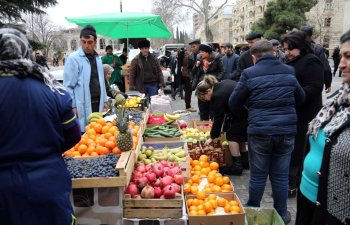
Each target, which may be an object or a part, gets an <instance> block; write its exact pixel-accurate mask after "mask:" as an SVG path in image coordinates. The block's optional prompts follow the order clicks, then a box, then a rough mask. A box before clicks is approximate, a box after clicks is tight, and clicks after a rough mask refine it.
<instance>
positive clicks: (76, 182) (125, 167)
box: [72, 151, 135, 189]
mask: <svg viewBox="0 0 350 225" xmlns="http://www.w3.org/2000/svg"><path fill="white" fill-rule="evenodd" d="M134 154H135V153H134V151H128V152H122V153H121V155H120V158H119V160H118V162H117V165H116V170H118V171H119V176H118V177H92V178H73V179H72V188H73V189H75V188H95V187H119V186H122V187H125V186H127V184H128V183H129V181H130V178H131V174H132V171H133V168H134V163H135V156H134Z"/></svg>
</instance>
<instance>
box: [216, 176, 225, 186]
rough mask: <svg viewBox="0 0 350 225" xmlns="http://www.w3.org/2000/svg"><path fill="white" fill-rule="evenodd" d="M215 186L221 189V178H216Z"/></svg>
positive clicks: (222, 182)
mask: <svg viewBox="0 0 350 225" xmlns="http://www.w3.org/2000/svg"><path fill="white" fill-rule="evenodd" d="M215 184H216V185H217V186H220V187H221V186H222V185H223V184H224V179H223V178H222V177H216V179H215Z"/></svg>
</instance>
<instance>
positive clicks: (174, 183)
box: [124, 160, 184, 199]
mask: <svg viewBox="0 0 350 225" xmlns="http://www.w3.org/2000/svg"><path fill="white" fill-rule="evenodd" d="M183 182H184V177H183V175H182V171H181V168H180V167H178V166H177V164H176V163H174V162H167V161H165V160H162V161H160V162H158V163H155V164H152V165H151V164H148V165H146V164H144V163H140V162H139V163H137V164H136V169H135V171H134V172H133V174H132V177H131V182H130V183H129V185H128V186H127V187H126V189H125V191H124V193H125V194H130V195H131V197H132V198H136V199H141V198H143V199H152V198H160V199H173V198H175V197H176V196H181V185H182V184H183Z"/></svg>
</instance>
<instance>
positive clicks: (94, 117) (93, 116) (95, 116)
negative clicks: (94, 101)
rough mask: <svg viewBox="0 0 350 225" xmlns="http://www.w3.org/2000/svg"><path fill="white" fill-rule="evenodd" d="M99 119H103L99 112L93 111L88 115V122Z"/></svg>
mask: <svg viewBox="0 0 350 225" xmlns="http://www.w3.org/2000/svg"><path fill="white" fill-rule="evenodd" d="M99 119H103V116H102V114H101V113H99V112H93V113H91V114H90V115H89V116H88V122H89V123H91V122H96V121H97V120H99Z"/></svg>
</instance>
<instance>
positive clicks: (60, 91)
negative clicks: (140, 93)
mask: <svg viewBox="0 0 350 225" xmlns="http://www.w3.org/2000/svg"><path fill="white" fill-rule="evenodd" d="M31 55H32V50H31V47H30V45H29V43H28V41H27V39H26V37H25V35H24V34H23V33H22V32H20V31H19V30H16V29H13V28H2V29H0V90H1V95H0V118H1V119H2V124H1V126H0V180H1V182H0V221H1V222H0V223H1V224H11V225H23V224H26V225H48V224H50V225H71V224H74V221H75V218H74V216H73V209H72V206H71V204H70V200H69V196H70V193H71V188H72V187H71V186H72V184H71V176H70V174H69V171H68V170H67V167H66V165H65V163H64V161H63V159H62V153H63V152H64V151H65V150H68V149H69V148H71V147H72V146H74V145H75V144H76V143H77V142H78V141H79V140H80V127H79V123H78V121H77V119H76V116H75V114H74V113H73V111H72V100H71V98H70V96H69V94H68V93H67V92H66V91H65V90H64V88H63V86H62V85H61V84H60V83H59V82H57V81H56V80H55V79H54V77H53V76H52V75H50V74H49V73H48V71H47V70H46V69H44V68H43V67H42V66H40V65H38V64H37V63H35V62H33V61H32V60H31V59H30V58H31Z"/></svg>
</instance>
